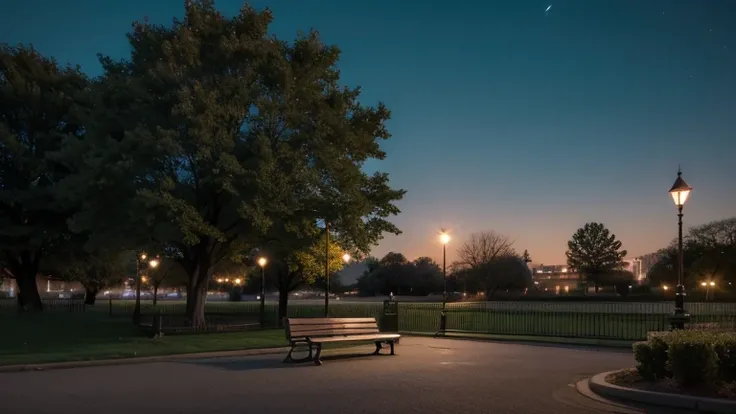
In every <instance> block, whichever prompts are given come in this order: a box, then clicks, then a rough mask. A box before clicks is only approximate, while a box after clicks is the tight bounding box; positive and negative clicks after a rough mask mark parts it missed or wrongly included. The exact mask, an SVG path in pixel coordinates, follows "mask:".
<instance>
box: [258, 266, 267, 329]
mask: <svg viewBox="0 0 736 414" xmlns="http://www.w3.org/2000/svg"><path fill="white" fill-rule="evenodd" d="M266 263H268V260H266V258H265V257H261V258H259V259H258V266H260V267H261V307H260V311H259V317H260V322H261V329H263V328H265V327H266Z"/></svg>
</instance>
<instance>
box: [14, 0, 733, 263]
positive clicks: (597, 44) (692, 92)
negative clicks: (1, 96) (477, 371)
mask: <svg viewBox="0 0 736 414" xmlns="http://www.w3.org/2000/svg"><path fill="white" fill-rule="evenodd" d="M550 3H551V4H552V7H551V9H550V10H549V12H548V13H546V14H545V9H546V8H547V7H548V6H549V5H550ZM216 4H217V6H218V7H219V8H220V9H221V10H222V11H223V12H224V13H225V14H227V15H232V14H233V13H234V12H235V11H237V9H238V8H239V7H240V5H241V4H242V3H241V1H240V0H228V1H226V0H220V1H217V3H216ZM252 4H254V5H255V6H256V7H258V8H261V7H264V6H269V7H270V8H271V9H272V10H273V11H274V13H275V22H274V24H273V26H272V31H273V32H274V33H276V34H277V35H278V36H279V37H282V38H289V39H291V38H293V37H294V35H295V34H296V31H297V30H298V29H304V30H308V29H309V28H315V29H317V30H318V31H319V32H320V33H321V34H322V36H323V38H324V39H325V41H326V42H327V43H333V44H337V45H338V46H339V47H340V48H341V49H342V51H343V56H342V60H341V63H340V69H341V71H342V76H343V77H342V79H343V81H344V82H345V83H347V84H348V85H351V86H355V85H360V86H362V87H363V90H364V95H363V99H362V102H364V103H368V104H375V103H376V102H378V101H379V100H381V101H383V102H385V103H386V104H387V105H388V107H389V108H390V109H391V110H392V111H393V119H392V120H391V122H390V125H389V127H390V131H391V132H392V134H393V138H392V139H391V140H389V141H388V142H386V143H385V145H384V148H385V150H386V151H387V152H388V158H387V159H386V160H385V161H382V162H377V163H372V164H370V165H368V166H367V169H369V170H373V169H376V168H378V169H381V170H385V171H388V172H390V173H391V176H392V182H393V185H394V186H397V187H401V188H404V189H406V190H408V194H407V195H406V197H405V199H404V200H403V201H402V202H401V204H400V206H401V208H402V210H403V213H402V214H401V215H400V216H399V217H398V218H396V219H395V222H396V224H397V225H398V226H399V227H400V228H401V229H402V230H403V231H404V234H402V235H401V236H399V237H393V236H391V237H387V238H386V239H385V240H384V241H383V242H382V243H381V244H380V246H379V247H378V248H376V249H375V250H374V252H373V253H374V254H375V255H377V256H381V255H383V254H385V253H386V252H388V251H399V252H402V253H404V254H405V255H406V256H407V257H409V258H410V259H412V258H415V257H417V256H431V257H434V258H436V259H441V245H440V244H439V242H438V239H437V233H438V231H439V229H440V228H441V227H446V228H449V229H450V230H451V232H452V234H453V241H452V242H451V244H450V245H449V246H448V260H452V259H453V258H454V256H455V248H456V247H457V245H458V244H459V242H460V240H462V239H463V237H465V236H467V235H468V234H469V233H471V232H473V231H480V230H495V231H498V232H501V233H505V234H508V235H509V236H511V237H512V238H513V239H514V240H516V245H515V246H516V248H517V250H519V251H523V250H524V249H528V250H529V252H530V253H531V255H532V258H533V259H534V262H535V263H539V262H543V263H545V264H556V263H563V262H564V252H565V250H566V242H567V240H568V239H569V238H570V236H571V235H572V233H573V232H574V231H575V230H576V229H577V228H578V227H580V226H582V225H583V224H584V223H585V222H588V221H600V222H603V223H605V224H606V225H607V226H608V227H609V228H610V229H611V230H612V231H613V232H614V233H615V234H616V235H617V236H618V237H619V238H620V239H621V241H622V242H623V245H624V248H626V249H628V251H629V256H630V257H633V256H635V255H640V254H645V253H649V252H653V251H655V250H657V249H658V248H660V247H663V246H664V245H666V244H667V243H668V242H669V241H670V240H671V239H672V238H673V237H675V236H676V230H677V227H676V221H677V218H676V208H675V206H674V204H673V202H672V200H671V198H670V197H669V195H668V194H667V190H669V188H670V186H671V185H672V183H673V182H674V180H675V178H676V173H677V167H678V164H679V165H682V169H683V178H685V180H686V181H687V182H688V183H689V184H690V185H691V186H693V187H694V191H693V193H692V195H691V198H690V199H689V200H688V204H687V205H686V206H685V218H684V220H685V223H686V226H687V225H694V224H701V223H704V222H708V221H711V220H715V219H721V218H726V217H731V216H734V215H736V191H734V190H735V189H736V185H735V182H734V181H736V178H735V177H736V164H734V163H733V158H734V157H735V156H736V1H730V0H710V1H708V0H692V1H685V0H682V1H658V0H628V1H598V0H579V1H553V0H552V1H551V0H547V1H523V0H508V1H488V0H486V1H480V0H477V1H472V2H471V1H467V0H456V1H452V2H439V1H433V0H424V1H419V0H414V1H412V0H400V1H399V0H372V1H366V0H360V1H359V0H353V1H345V0H319V1H318V0H291V1H285V0H272V1H255V2H252ZM0 10H1V11H2V12H1V13H0V42H8V43H11V44H15V43H19V42H23V43H32V44H33V45H34V46H35V47H36V48H37V49H38V50H39V51H40V52H42V53H44V54H48V55H52V56H54V57H56V58H57V59H58V60H59V61H61V62H71V63H75V64H79V65H81V66H82V69H83V70H84V71H85V72H87V73H88V74H90V75H98V74H99V73H100V66H99V64H98V63H97V60H96V57H95V54H96V53H98V52H101V53H104V54H108V55H111V56H113V57H115V58H122V57H126V56H127V54H128V45H127V41H126V39H125V37H124V34H125V33H126V32H127V31H128V30H129V29H130V25H131V22H132V21H134V20H142V19H143V17H144V16H148V18H149V20H150V21H152V22H154V23H168V22H170V21H171V18H172V16H174V15H176V16H181V15H182V12H183V1H182V0H149V1H146V0H125V1H121V0H98V1H92V0H88V1H84V0H65V1H58V0H0Z"/></svg>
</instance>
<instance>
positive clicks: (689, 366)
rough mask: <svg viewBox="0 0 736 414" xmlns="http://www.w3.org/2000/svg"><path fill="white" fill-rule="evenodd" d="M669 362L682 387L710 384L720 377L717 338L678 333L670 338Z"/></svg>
mask: <svg viewBox="0 0 736 414" xmlns="http://www.w3.org/2000/svg"><path fill="white" fill-rule="evenodd" d="M668 338H669V339H670V341H669V343H668V348H667V361H668V365H669V369H670V371H671V372H672V377H673V378H674V379H675V381H677V383H678V384H680V385H681V386H684V387H687V386H692V385H697V384H710V383H712V382H713V381H714V380H715V379H716V378H717V375H718V355H716V352H715V346H714V345H715V343H716V337H715V335H713V334H710V333H708V332H699V331H678V332H676V333H673V334H672V335H671V336H669V337H668Z"/></svg>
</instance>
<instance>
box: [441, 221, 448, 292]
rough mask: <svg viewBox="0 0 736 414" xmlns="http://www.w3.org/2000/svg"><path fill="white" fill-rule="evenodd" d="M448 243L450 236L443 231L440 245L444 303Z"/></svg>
mask: <svg viewBox="0 0 736 414" xmlns="http://www.w3.org/2000/svg"><path fill="white" fill-rule="evenodd" d="M449 242H450V235H449V234H447V232H446V231H445V230H444V229H443V230H442V233H441V234H440V243H442V277H443V278H444V279H445V292H444V297H445V302H446V301H447V243H449ZM443 306H444V303H443Z"/></svg>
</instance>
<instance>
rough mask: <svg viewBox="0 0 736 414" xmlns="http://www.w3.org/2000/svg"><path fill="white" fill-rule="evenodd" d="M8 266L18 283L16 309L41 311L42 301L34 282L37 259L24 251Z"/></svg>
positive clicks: (36, 272)
mask: <svg viewBox="0 0 736 414" xmlns="http://www.w3.org/2000/svg"><path fill="white" fill-rule="evenodd" d="M9 267H10V271H11V272H12V273H13V276H15V283H16V284H17V285H18V310H19V311H21V312H40V311H42V310H43V303H42V302H41V295H40V294H39V293H38V285H37V284H36V276H37V275H38V261H37V260H35V259H32V258H31V254H30V253H24V254H21V257H20V260H19V261H16V262H15V263H12V264H11V266H9Z"/></svg>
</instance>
